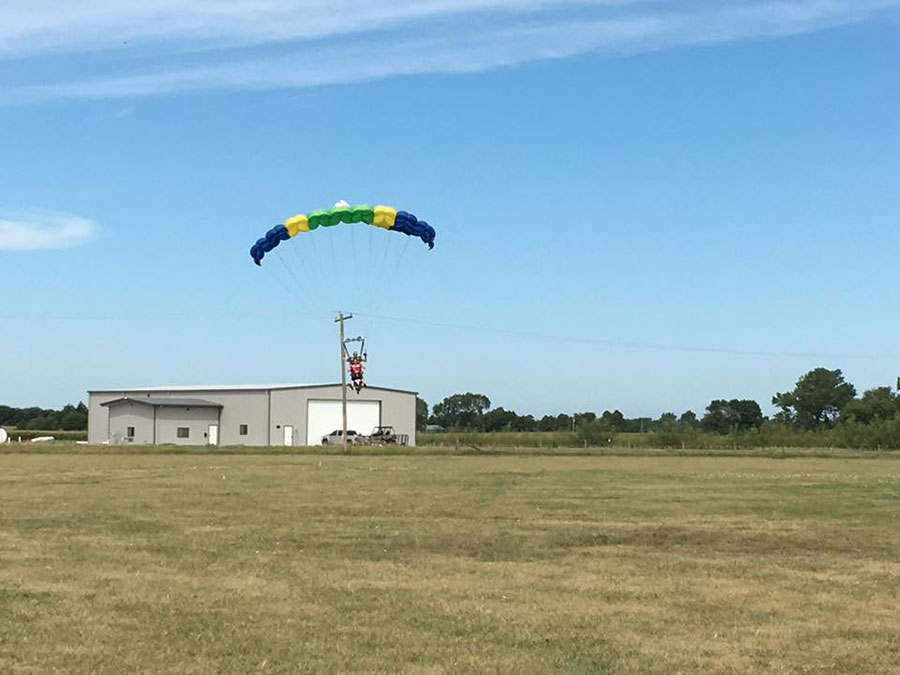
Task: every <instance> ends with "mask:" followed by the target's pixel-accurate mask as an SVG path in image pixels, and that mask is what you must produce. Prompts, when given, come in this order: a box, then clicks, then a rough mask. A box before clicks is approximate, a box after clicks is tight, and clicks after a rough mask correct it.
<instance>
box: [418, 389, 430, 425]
mask: <svg viewBox="0 0 900 675" xmlns="http://www.w3.org/2000/svg"><path fill="white" fill-rule="evenodd" d="M427 424H428V404H427V403H426V402H425V401H424V399H421V398H419V397H418V396H416V430H417V431H425V425H427Z"/></svg>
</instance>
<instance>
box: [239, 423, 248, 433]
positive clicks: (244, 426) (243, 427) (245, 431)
mask: <svg viewBox="0 0 900 675" xmlns="http://www.w3.org/2000/svg"><path fill="white" fill-rule="evenodd" d="M238 433H239V434H240V435H241V436H246V435H247V425H246V424H242V425H241V428H240V430H239V431H238Z"/></svg>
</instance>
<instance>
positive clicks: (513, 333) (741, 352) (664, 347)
mask: <svg viewBox="0 0 900 675" xmlns="http://www.w3.org/2000/svg"><path fill="white" fill-rule="evenodd" d="M354 314H356V315H357V316H363V317H367V318H369V319H375V320H380V321H394V322H397V323H408V324H413V325H420V326H429V327H433V328H453V329H456V330H469V331H478V332H484V333H494V334H497V335H507V336H510V337H522V338H533V339H539V340H551V341H554V342H569V343H575V344H586V345H595V346H600V347H611V348H620V349H645V350H653V351H667V352H693V353H701V354H728V355H733V356H763V357H775V358H780V357H790V358H827V359H831V358H843V359H867V360H893V359H900V354H853V353H827V352H792V351H768V350H757V349H732V348H727V347H706V346H692V345H673V344H664V343H655V342H632V341H622V340H603V339H598V338H588V337H583V336H572V335H554V334H549V333H539V332H534V331H517V330H510V329H508V328H495V327H492V326H473V325H466V324H458V323H448V322H443V321H429V320H424V319H412V318H407V317H399V316H385V315H379V314H367V313H365V312H354Z"/></svg>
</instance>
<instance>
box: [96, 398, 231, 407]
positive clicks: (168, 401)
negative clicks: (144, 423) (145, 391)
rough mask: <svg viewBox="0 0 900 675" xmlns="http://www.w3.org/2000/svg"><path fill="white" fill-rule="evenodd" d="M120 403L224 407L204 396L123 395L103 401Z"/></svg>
mask: <svg viewBox="0 0 900 675" xmlns="http://www.w3.org/2000/svg"><path fill="white" fill-rule="evenodd" d="M120 403H143V404H145V405H152V406H167V407H171V408H222V407H224V406H223V405H222V404H221V403H213V402H212V401H205V400H203V399H202V398H164V397H161V396H147V397H146V398H129V397H128V396H123V397H122V398H117V399H116V400H115V401H107V402H106V403H101V404H100V405H102V406H111V405H118V404H120Z"/></svg>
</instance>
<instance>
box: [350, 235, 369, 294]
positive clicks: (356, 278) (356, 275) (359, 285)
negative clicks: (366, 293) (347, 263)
mask: <svg viewBox="0 0 900 675" xmlns="http://www.w3.org/2000/svg"><path fill="white" fill-rule="evenodd" d="M348 227H349V228H350V248H351V250H352V253H353V282H354V284H353V285H354V287H355V293H356V297H357V298H359V297H361V296H362V289H363V288H365V286H366V284H365V280H364V279H363V278H362V275H361V274H360V269H359V256H357V255H356V227H357V223H350V224H349V225H348Z"/></svg>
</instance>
